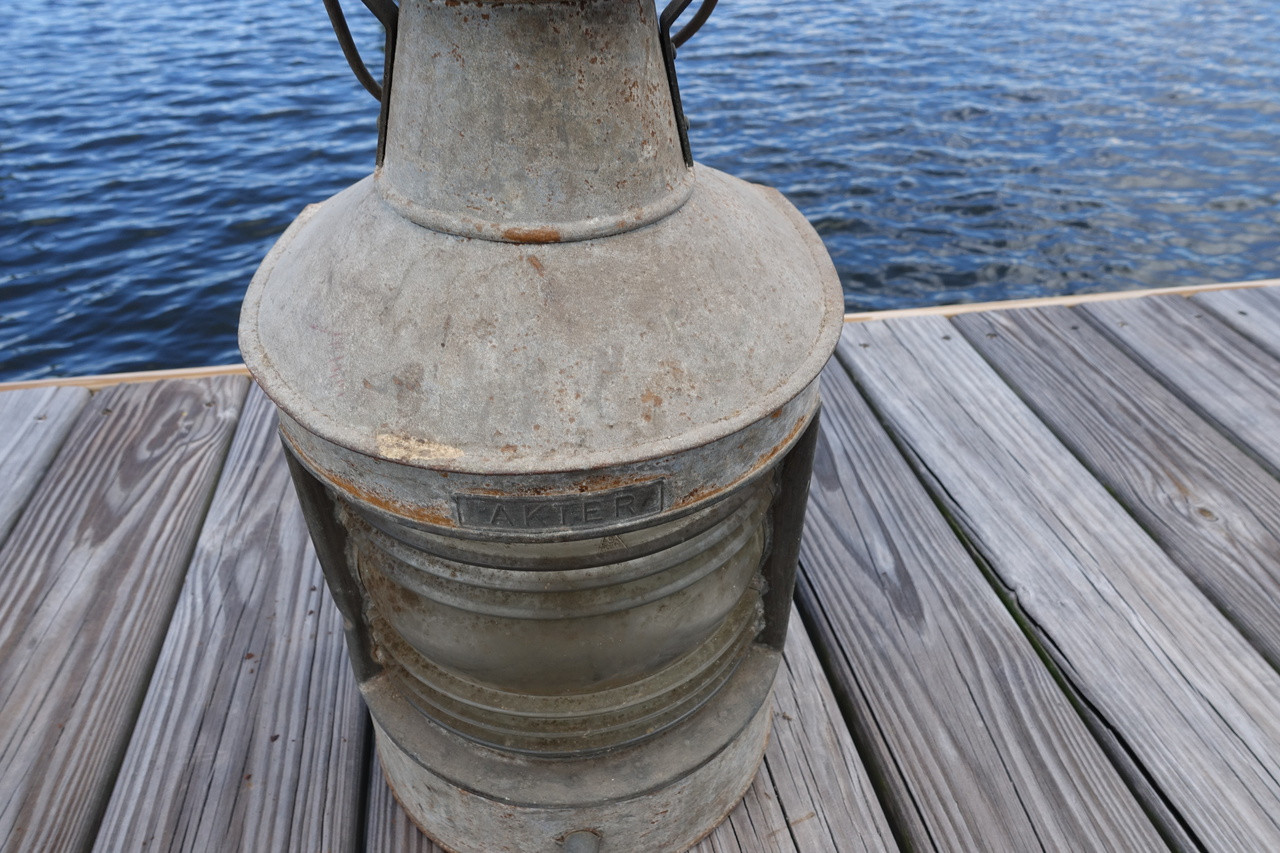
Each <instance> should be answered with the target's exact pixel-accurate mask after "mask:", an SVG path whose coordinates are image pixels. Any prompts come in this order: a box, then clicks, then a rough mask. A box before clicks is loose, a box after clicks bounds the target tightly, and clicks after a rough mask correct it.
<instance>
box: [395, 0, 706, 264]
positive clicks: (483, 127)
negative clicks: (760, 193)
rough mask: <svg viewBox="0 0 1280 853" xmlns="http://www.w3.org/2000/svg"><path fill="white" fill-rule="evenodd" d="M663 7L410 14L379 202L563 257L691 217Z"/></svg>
mask: <svg viewBox="0 0 1280 853" xmlns="http://www.w3.org/2000/svg"><path fill="white" fill-rule="evenodd" d="M657 27H658V25H657V21H656V15H655V12H654V6H653V2H652V0H621V2H620V0H575V2H547V0H524V2H519V3H506V2H484V0H481V2H474V1H473V2H459V0H403V2H402V3H401V5H400V21H399V30H398V34H397V44H396V52H395V69H394V76H393V79H394V85H393V86H392V87H391V92H390V105H389V110H388V119H387V137H386V149H385V154H384V157H383V162H382V165H381V166H380V167H379V169H378V175H377V185H378V190H379V192H380V193H381V195H382V196H383V198H384V199H386V200H387V201H388V202H390V203H391V204H392V205H393V206H394V207H396V208H397V209H398V210H399V212H400V213H401V214H402V215H404V216H406V217H407V218H409V219H411V220H413V221H414V222H417V223H418V224H420V225H424V226H426V227H428V228H432V229H434V230H437V231H445V232H449V233H454V234H459V235H464V236H469V237H483V238H486V239H491V240H502V241H506V242H516V243H525V242H538V243H554V242H563V241H568V240H581V239H587V238H591V237H600V236H606V235H609V234H614V233H619V232H622V231H629V230H631V229H633V228H637V227H640V226H642V225H646V224H649V223H650V222H653V221H656V220H657V219H660V218H662V217H664V216H666V215H667V214H669V213H671V212H673V211H674V210H676V209H677V208H679V207H680V206H681V205H682V204H684V202H685V201H686V200H687V199H688V197H689V194H690V193H691V192H692V190H693V170H692V169H690V168H689V167H688V166H687V165H686V164H685V162H684V157H683V153H682V151H681V146H680V136H679V132H678V130H677V127H676V120H675V111H674V109H673V107H672V102H671V89H670V85H669V83H668V80H667V76H666V70H665V68H664V65H663V59H662V52H661V49H660V47H659V42H658V29H657Z"/></svg>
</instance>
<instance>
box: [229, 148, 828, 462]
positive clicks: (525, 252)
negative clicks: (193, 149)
mask: <svg viewBox="0 0 1280 853" xmlns="http://www.w3.org/2000/svg"><path fill="white" fill-rule="evenodd" d="M694 175H695V178H696V180H695V182H694V189H693V192H692V195H691V196H690V198H689V200H688V202H686V203H685V204H684V205H683V206H682V207H681V208H679V209H678V210H677V211H676V212H675V213H672V214H671V215H669V216H666V217H665V218H663V219H661V220H659V221H657V222H655V223H653V224H650V225H647V226H644V227H641V228H637V229H634V230H631V231H628V232H625V233H622V234H615V235H613V236H610V237H606V238H600V239H589V240H581V241H577V242H572V243H545V244H514V243H504V242H496V241H492V240H485V239H476V238H471V237H463V236H458V235H452V234H447V233H442V232H439V231H434V230H431V229H429V228H426V227H423V226H421V225H418V224H415V223H414V222H412V221H410V220H408V219H406V218H404V217H403V216H402V215H400V214H399V213H398V212H397V210H396V209H395V208H394V207H393V206H392V205H390V204H389V203H388V202H387V201H386V200H385V199H384V198H383V197H382V196H381V195H380V194H379V193H378V191H377V189H376V187H375V185H374V179H373V178H372V177H370V178H366V179H365V180H364V181H361V182H360V183H358V184H356V185H354V186H353V187H351V188H349V189H347V190H345V191H343V192H341V193H339V194H338V195H336V196H334V197H333V198H331V199H329V200H328V201H326V202H324V203H322V204H320V205H315V206H312V207H310V208H308V209H307V211H305V212H304V214H303V215H302V216H301V217H299V219H298V220H297V221H296V222H295V223H294V224H293V226H292V227H291V228H290V229H289V230H288V231H287V232H286V233H285V235H284V236H283V237H282V238H281V239H280V241H279V242H278V243H277V245H276V247H275V248H274V249H273V250H272V252H271V254H270V255H269V256H268V257H267V259H266V261H264V263H263V265H262V267H261V268H260V269H259V271H258V274H257V275H256V276H255V277H254V280H253V282H252V284H251V285H250V288H249V291H248V294H247V296H246V298H245V303H244V311H243V316H242V322H241V326H240V330H241V331H240V347H241V351H242V353H243V354H244V357H245V361H246V363H247V364H248V366H249V368H250V370H251V371H252V373H253V375H254V376H255V377H256V378H257V380H258V382H259V384H260V385H261V386H262V388H263V389H264V390H265V391H266V393H267V394H268V395H269V396H270V397H271V398H272V399H273V400H274V401H275V402H276V403H277V404H278V405H279V406H280V407H281V409H283V410H284V411H285V412H286V413H287V414H288V415H289V416H290V417H292V418H293V419H294V420H296V421H297V422H298V423H300V424H301V425H302V426H304V427H306V428H307V429H308V430H311V431H312V432H314V433H316V434H317V435H319V436H321V437H323V438H325V439H327V440H329V441H331V442H333V443H335V444H338V445H340V446H343V447H346V448H348V449H350V450H353V451H356V452H358V453H361V454H365V455H368V456H374V457H379V458H384V459H390V460H393V461H396V462H400V463H403V464H407V465H411V466H418V467H422V468H428V469H433V470H439V471H460V472H472V473H481V472H483V473H494V474H502V473H511V474H523V473H535V472H557V471H573V470H584V469H588V468H594V467H599V466H603V465H616V464H621V463H624V462H632V461H641V460H644V459H651V458H656V457H661V456H666V455H668V454H671V453H676V452H679V451H682V450H686V449H689V448H692V447H696V446H700V445H703V444H706V443H709V442H711V441H714V440H716V439H718V438H722V437H724V436H727V435H730V434H732V433H734V432H736V431H738V430H739V429H742V428H744V427H746V426H747V425H749V424H751V423H753V422H755V421H757V420H759V419H761V418H767V417H769V415H770V414H771V413H773V412H775V411H777V410H778V409H779V408H780V407H782V406H783V405H784V404H785V403H787V402H788V401H789V400H791V399H792V398H794V397H795V396H796V395H797V394H799V393H800V392H801V391H802V390H803V389H804V388H805V387H806V386H807V385H808V384H809V383H811V382H812V381H813V379H814V378H815V377H816V376H817V374H818V372H819V371H820V370H821V368H822V365H823V364H824V363H825V362H826V360H827V358H828V357H829V355H830V353H831V350H832V349H833V348H834V346H835V343H836V339H837V338H838V337H839V334H840V328H841V319H842V314H843V299H842V296H841V291H840V286H839V280H838V277H837V275H836V272H835V269H834V267H833V266H832V264H831V261H830V259H829V258H828V256H827V254H826V252H825V250H824V249H823V247H822V244H821V241H820V240H819V239H818V236H817V235H816V234H815V233H814V232H813V229H812V228H811V227H810V226H809V224H808V223H807V222H806V221H805V220H804V218H803V217H802V216H801V215H800V214H799V212H798V211H796V210H795V208H793V207H792V206H791V205H790V204H789V203H788V202H787V201H786V200H785V199H784V198H783V197H782V196H781V194H779V193H777V192H776V191H774V190H770V189H766V188H763V187H759V186H756V185H752V184H748V183H746V182H743V181H740V180H738V179H735V178H732V177H730V176H728V175H725V174H723V173H721V172H718V171H715V170H713V169H709V168H706V167H702V166H698V167H695V169H694Z"/></svg>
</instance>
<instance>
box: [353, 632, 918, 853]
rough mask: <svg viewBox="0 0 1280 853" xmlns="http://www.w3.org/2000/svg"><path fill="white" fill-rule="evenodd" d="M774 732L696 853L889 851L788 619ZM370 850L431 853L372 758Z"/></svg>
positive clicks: (807, 651)
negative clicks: (734, 802) (736, 798)
mask: <svg viewBox="0 0 1280 853" xmlns="http://www.w3.org/2000/svg"><path fill="white" fill-rule="evenodd" d="M773 702H774V704H773V710H774V721H773V734H772V739H771V741H770V743H769V747H768V751H767V752H766V753H765V762H764V764H763V765H762V766H761V769H760V773H759V774H758V775H757V776H756V779H755V781H754V782H753V783H752V786H751V788H750V789H749V790H748V791H747V795H746V797H744V798H743V801H742V802H741V803H740V804H739V805H738V807H737V808H735V809H734V810H733V812H731V813H730V815H729V817H728V819H727V820H726V821H725V822H724V823H723V824H721V825H720V826H719V827H717V828H716V829H715V830H714V831H713V832H712V833H711V835H710V836H708V837H707V838H705V839H703V841H702V842H700V843H699V844H697V845H695V846H694V847H693V851H695V853H766V851H768V852H769V853H772V851H779V853H831V851H836V853H845V851H850V853H852V851H867V853H874V851H887V850H896V849H897V846H896V844H895V843H894V841H893V836H892V833H891V832H890V830H889V826H888V823H887V822H886V820H885V818H884V814H883V812H882V811H881V810H880V806H879V803H878V802H877V801H876V798H875V794H874V791H873V790H872V787H871V783H870V780H869V779H868V778H867V775H866V771H865V770H864V769H863V767H862V764H861V761H860V759H859V758H858V755H857V751H856V749H855V747H854V745H853V741H852V739H851V737H850V736H849V733H848V730H847V729H846V728H845V726H844V723H843V721H842V720H841V718H840V712H839V709H838V708H837V707H836V706H835V697H834V696H832V694H831V690H830V687H829V686H828V685H827V682H826V677H825V676H824V675H823V674H822V670H821V667H820V665H819V663H818V660H817V656H816V655H815V653H814V650H813V646H812V644H811V643H810V642H809V637H808V635H807V634H806V633H805V629H804V625H803V623H801V622H800V620H799V618H798V617H796V618H792V620H791V629H790V631H789V633H788V635H787V646H786V653H785V655H784V662H783V666H782V668H781V669H780V670H779V672H778V680H777V684H776V686H775V689H774V700H773ZM366 847H367V849H369V850H378V851H386V853H439V851H440V848H439V847H437V846H436V845H435V844H433V843H432V842H431V841H430V840H429V839H428V838H427V837H426V836H424V835H423V834H422V833H420V832H419V831H418V830H417V829H416V828H415V827H414V826H413V823H412V822H411V821H410V820H409V818H408V816H406V815H405V814H404V812H403V811H402V810H401V809H400V807H399V806H398V805H397V804H396V803H395V800H394V798H393V797H392V795H391V791H390V789H389V788H388V787H387V783H386V781H385V780H384V779H383V777H382V771H381V770H380V769H379V768H378V767H377V762H376V760H375V762H374V770H373V773H372V775H371V780H370V795H369V824H368V831H367V835H366Z"/></svg>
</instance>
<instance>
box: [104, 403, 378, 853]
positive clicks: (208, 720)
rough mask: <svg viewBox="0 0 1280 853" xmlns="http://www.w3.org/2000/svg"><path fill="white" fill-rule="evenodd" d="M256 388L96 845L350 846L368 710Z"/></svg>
mask: <svg viewBox="0 0 1280 853" xmlns="http://www.w3.org/2000/svg"><path fill="white" fill-rule="evenodd" d="M275 421H276V418H275V408H274V406H272V404H271V403H270V401H268V400H267V398H266V397H265V396H264V395H263V394H262V393H261V392H260V391H258V389H257V388H256V386H255V387H254V389H253V390H252V391H251V392H250V395H249V398H248V400H247V402H246V405H245V410H244V415H243V416H242V418H241V422H240V427H239V429H238V430H237V431H236V436H235V441H234V443H233V444H232V447H231V451H230V453H229V455H228V457H227V464H226V467H225V469H224V471H223V476H222V478H221V481H220V482H219V484H218V488H217V491H216V493H215V495H214V498H213V503H212V505H211V506H210V510H209V516H208V519H207V521H206V522H205V525H204V529H203V530H202V531H201V534H200V540H199V543H198V544H197V546H196V552H195V555H194V557H193V558H192V561H191V568H190V571H189V572H188V575H187V580H186V584H185V585H184V586H183V588H182V592H181V595H180V597H179V600H178V605H177V607H176V609H175V610H174V614H173V620H172V623H171V625H170V628H169V633H168V636H167V637H166V638H165V643H164V648H163V650H162V651H161V654H160V659H159V661H158V662H157V665H156V669H155V674H154V676H153V677H152V683H151V690H150V692H149V693H148V694H147V697H146V700H145V702H144V704H143V706H142V711H141V713H140V715H139V717H138V723H137V726H136V727H135V729H134V733H133V738H132V741H131V742H130V744H129V750H128V753H127V754H126V756H125V760H124V764H123V766H122V768H121V772H120V775H119V779H118V782H117V784H116V787H115V790H114V793H113V795H112V798H111V802H110V805H109V807H108V809H107V812H106V817H105V819H104V821H103V825H102V830H101V832H100V834H99V835H98V838H97V843H96V849H98V850H102V851H117V850H141V849H147V850H229V849H239V850H325V851H340V850H354V849H356V848H357V847H358V846H359V844H360V821H359V813H360V808H361V798H362V796H363V775H364V762H365V760H366V741H367V740H368V729H369V724H368V718H367V713H366V711H365V709H364V704H363V702H362V701H361V699H360V696H359V691H358V690H357V688H356V684H355V678H354V676H353V675H352V672H351V667H350V665H349V664H348V662H347V655H346V645H345V642H344V641H343V635H342V620H341V617H340V616H339V615H338V612H337V608H336V607H334V605H333V601H332V600H331V599H330V597H329V594H328V592H327V590H326V589H325V585H324V581H323V578H322V576H321V573H320V567H319V564H318V563H317V562H316V559H315V554H314V551H313V549H312V547H311V541H310V539H309V537H308V535H307V530H306V526H305V523H304V522H303V518H302V511H301V509H300V507H299V506H298V501H297V498H296V497H295V495H294V493H293V487H292V484H291V482H290V480H289V472H288V470H287V468H286V466H285V462H284V456H283V453H282V451H281V447H280V441H279V438H278V437H277V435H276V431H275Z"/></svg>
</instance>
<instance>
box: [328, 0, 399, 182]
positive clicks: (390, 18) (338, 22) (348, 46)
mask: <svg viewBox="0 0 1280 853" xmlns="http://www.w3.org/2000/svg"><path fill="white" fill-rule="evenodd" d="M363 2H364V5H365V8H367V9H368V10H369V11H370V12H372V13H373V15H374V17H375V18H377V19H378V21H379V22H381V24H382V28H383V30H384V31H385V32H386V36H387V40H386V48H385V50H384V51H383V57H384V58H383V63H382V82H381V83H379V82H378V81H377V80H375V79H373V74H372V73H370V71H369V68H368V66H367V65H365V64H364V60H363V59H362V58H361V57H360V49H359V48H357V47H356V42H355V39H353V38H352V37H351V29H350V28H349V27H348V26H347V19H346V16H345V15H344V14H343V12H342V5H341V3H339V0H324V9H325V11H326V12H328V13H329V23H330V24H332V25H333V33H334V35H336V36H337V37H338V45H339V46H340V47H341V48H342V55H343V56H344V57H345V58H346V60H347V65H349V66H351V71H352V72H353V73H354V74H355V75H356V79H357V80H359V81H360V85H361V86H364V88H365V90H366V91H367V92H368V93H369V94H370V95H373V96H374V97H375V98H377V99H378V101H379V102H380V103H381V105H382V108H381V109H380V110H379V111H378V159H377V162H378V165H381V164H382V155H383V152H384V151H385V150H386V146H387V107H388V105H389V104H390V102H391V69H392V67H393V65H394V64H395V52H396V24H397V23H398V22H399V20H400V7H399V6H397V5H396V4H395V3H393V2H392V0H363Z"/></svg>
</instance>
